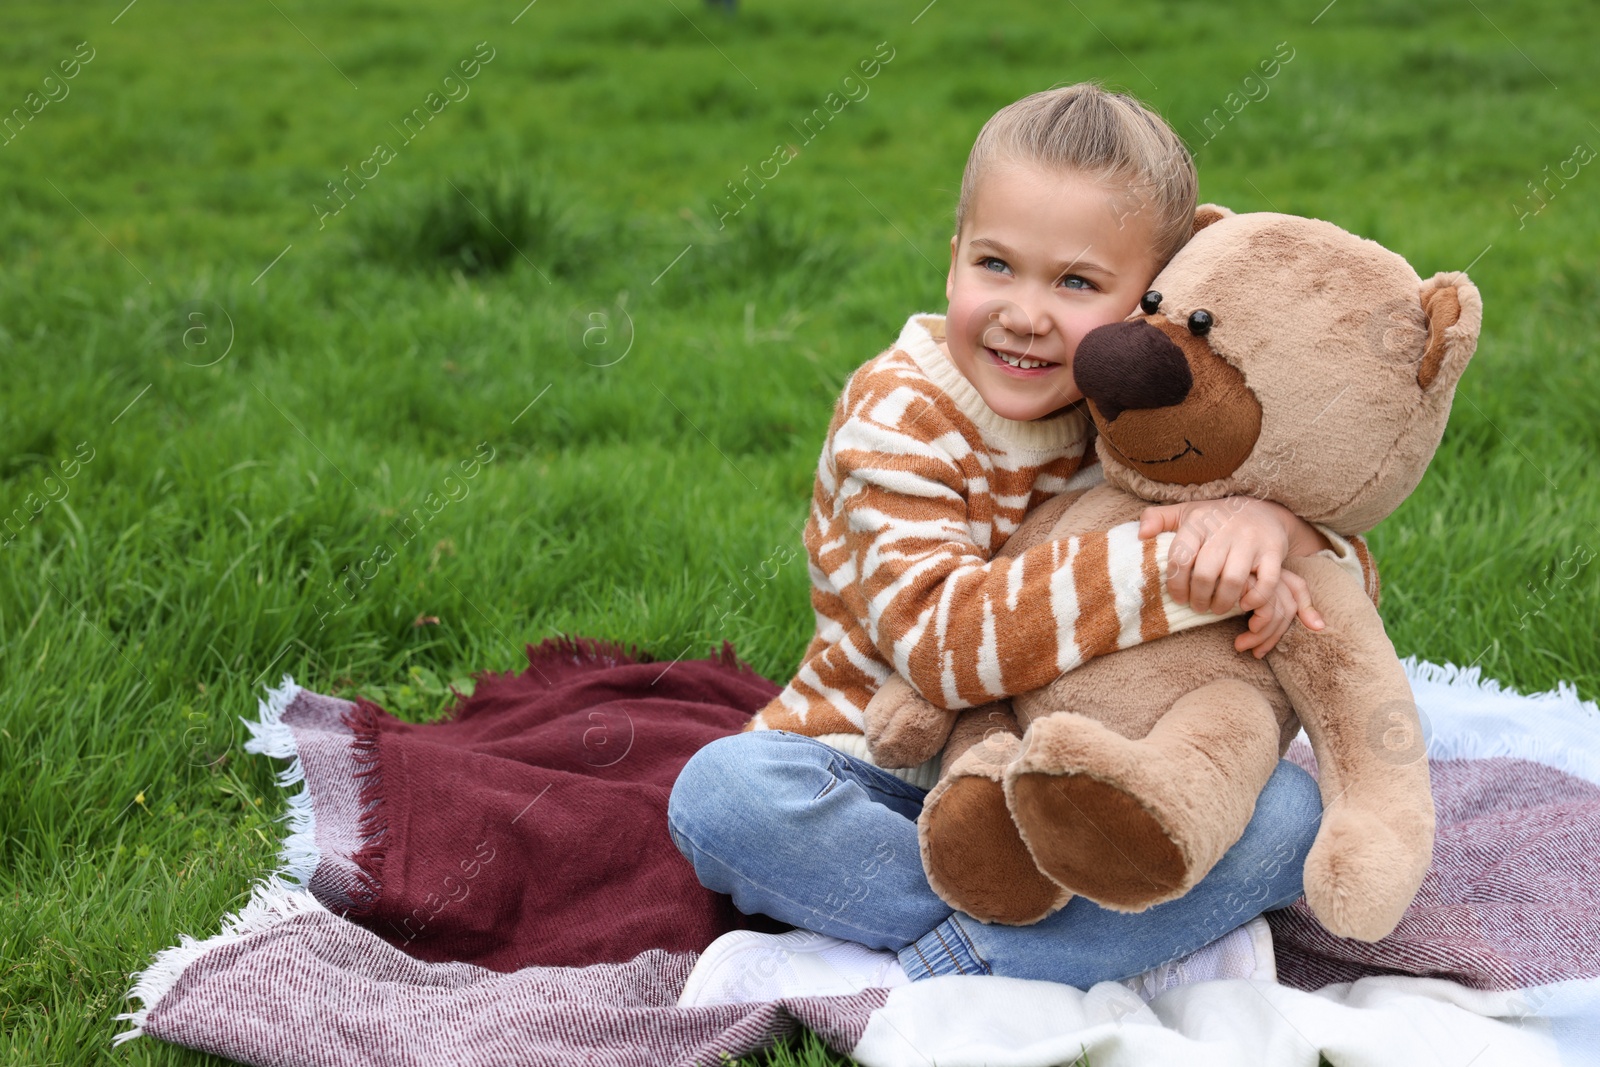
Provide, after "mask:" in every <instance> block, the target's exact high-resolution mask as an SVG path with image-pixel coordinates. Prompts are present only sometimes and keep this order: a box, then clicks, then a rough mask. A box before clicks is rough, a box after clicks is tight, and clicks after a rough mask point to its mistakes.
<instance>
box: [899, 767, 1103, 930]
mask: <svg viewBox="0 0 1600 1067" xmlns="http://www.w3.org/2000/svg"><path fill="white" fill-rule="evenodd" d="M935 792H936V793H937V795H936V796H935V795H933V794H930V796H929V799H928V800H927V801H926V802H925V803H924V805H923V809H922V816H921V817H920V818H919V819H918V829H919V831H920V833H921V841H922V864H923V869H924V870H925V871H926V872H927V874H928V883H929V884H930V885H931V886H932V887H933V890H934V892H935V893H937V894H938V895H939V898H940V899H941V900H943V901H944V902H945V903H946V904H949V905H950V906H951V907H952V908H955V909H957V910H959V911H964V912H966V913H967V914H968V915H971V916H972V917H973V918H975V919H980V920H982V921H983V922H991V923H1002V924H1005V925H1009V926H1026V925H1028V924H1030V923H1035V922H1038V921H1039V920H1040V919H1042V918H1044V917H1045V916H1047V915H1049V914H1050V913H1051V912H1053V911H1056V910H1058V909H1059V908H1061V907H1063V906H1065V905H1066V903H1067V901H1068V900H1070V899H1071V896H1072V894H1071V893H1069V892H1067V891H1066V890H1064V889H1062V887H1061V886H1059V885H1057V884H1056V883H1055V882H1053V881H1051V880H1050V878H1049V877H1048V876H1047V875H1045V874H1043V873H1042V872H1041V871H1040V870H1039V868H1038V867H1037V866H1036V865H1035V864H1034V862H1033V857H1032V856H1030V855H1029V853H1028V847H1027V845H1025V844H1023V842H1022V838H1021V837H1020V836H1019V835H1018V834H1017V828H1016V826H1015V825H1014V824H1013V823H1012V821H1011V813H1010V811H1008V810H1007V808H1006V797H1005V791H1004V789H1003V788H1002V787H1001V785H1000V783H999V782H998V781H996V780H994V779H992V778H989V777H985V776H982V775H970V776H964V775H963V776H956V777H953V778H948V779H946V780H945V781H944V782H941V783H940V785H939V786H938V787H937V788H936V790H935Z"/></svg>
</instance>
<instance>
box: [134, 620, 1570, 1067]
mask: <svg viewBox="0 0 1600 1067" xmlns="http://www.w3.org/2000/svg"><path fill="white" fill-rule="evenodd" d="M1407 671H1408V674H1409V676H1410V678H1411V681H1412V686H1413V689H1414V691H1415V693H1416V696H1417V701H1418V705H1419V707H1420V708H1421V709H1422V711H1423V714H1424V719H1425V722H1426V723H1427V725H1428V726H1429V729H1430V733H1431V736H1430V737H1429V746H1428V752H1429V758H1430V759H1431V760H1432V764H1431V769H1432V773H1433V783H1434V791H1435V800H1436V804H1437V808H1438V814H1439V820H1438V838H1437V843H1436V848H1435V860H1434V865H1433V868H1432V869H1431V870H1430V872H1429V875H1428V878H1427V880H1426V882H1425V883H1424V885H1423V887H1422V891H1421V893H1420V894H1419V895H1418V898H1417V901H1416V902H1415V903H1414V904H1413V906H1412V908H1411V910H1410V911H1409V912H1408V913H1407V915H1406V917H1405V918H1404V919H1403V920H1402V922H1401V924H1400V926H1399V927H1398V928H1397V929H1396V930H1395V932H1394V933H1393V934H1392V935H1391V936H1390V937H1388V938H1386V939H1384V940H1383V941H1381V942H1379V943H1377V944H1366V943H1364V942H1357V941H1346V940H1343V939H1340V938H1335V937H1332V936H1331V935H1329V934H1327V932H1326V931H1324V930H1322V929H1321V927H1320V926H1318V925H1317V924H1316V922H1315V920H1314V918H1312V917H1311V915H1310V913H1309V912H1308V911H1306V910H1304V907H1303V904H1301V905H1297V906H1295V907H1293V908H1290V909H1285V910H1283V911H1279V912H1273V913H1270V914H1269V916H1268V918H1269V920H1270V921H1271V922H1272V925H1273V932H1274V936H1275V939H1276V942H1277V950H1278V967H1279V972H1280V982H1279V983H1275V984H1274V983H1260V982H1245V981H1226V982H1209V983H1202V984H1199V985H1192V986H1185V987H1180V988H1178V989H1175V990H1171V991H1169V992H1167V993H1165V994H1163V995H1162V996H1161V997H1159V998H1157V999H1156V1000H1155V1001H1154V1002H1153V1003H1151V1004H1149V1005H1146V1004H1144V1003H1143V1002H1142V1001H1140V1000H1138V999H1137V998H1136V997H1134V995H1133V994H1131V993H1129V992H1128V991H1127V990H1126V989H1124V988H1123V987H1122V986H1120V985H1119V984H1117V983H1109V982H1108V983H1101V984H1099V985H1096V986H1095V987H1093V988H1092V989H1089V990H1078V989H1074V988H1072V987H1069V986H1063V985H1058V984H1055V983H1049V982H1032V981H1023V980H1019V979H1009V978H995V977H978V976H945V977H940V978H935V979H930V980H926V981H922V982H915V983H912V984H911V985H908V986H902V987H899V988H896V989H894V990H892V991H891V990H885V989H866V990H863V991H861V992H860V993H857V994H854V995H851V996H838V997H817V998H795V999H786V1000H779V1001H773V1002H770V1003H763V1004H743V1005H724V1006H716V1007H704V1008H690V1009H680V1008H677V1007H676V1001H677V997H678V994H679V992H680V991H681V989H682V987H683V984H684V981H685V979H686V977H687V975H688V973H689V970H690V968H691V967H692V966H693V965H694V962H695V959H696V958H697V953H698V952H699V950H701V949H702V948H704V946H705V945H706V944H707V943H709V942H710V941H711V940H712V939H713V938H715V937H716V936H717V935H719V934H720V933H722V932H725V931H726V930H728V929H733V928H735V927H737V926H740V925H747V926H751V927H753V928H757V929H767V930H781V929H785V928H786V927H783V926H782V925H781V924H777V923H775V922H772V921H771V920H766V919H764V918H761V917H745V916H742V915H740V914H739V913H738V912H737V911H736V910H734V909H732V908H731V906H730V904H729V902H728V900H727V899H726V898H723V897H719V896H717V895H715V894H711V893H709V892H708V891H706V890H704V889H703V888H701V887H700V886H699V885H698V883H697V882H695V881H694V878H693V874H692V872H691V871H689V869H688V865H687V864H685V863H684V862H683V861H682V858H681V857H680V856H678V854H677V852H676V850H675V849H674V848H673V847H672V845H671V843H670V840H669V839H668V837H667V834H666V832H665V829H666V828H665V805H666V795H667V791H668V790H669V789H670V786H671V782H672V780H673V778H674V777H675V776H676V773H677V770H678V768H680V767H681V766H682V764H683V763H684V762H685V761H686V760H687V758H688V757H689V755H691V754H692V752H693V751H694V750H695V749H696V748H697V747H698V746H699V745H702V744H704V743H706V742H707V741H709V740H710V739H712V738H713V737H716V736H720V735H722V734H725V733H732V732H734V731H735V730H737V729H738V727H739V726H740V725H741V724H742V722H743V721H744V720H745V718H747V717H748V715H749V713H750V712H751V711H753V710H754V709H755V708H756V707H759V706H760V705H761V704H763V703H764V702H765V701H766V700H767V699H768V698H769V697H770V696H771V694H772V693H775V692H776V691H777V687H776V686H774V685H773V684H772V683H770V682H768V681H766V680H765V679H762V678H760V677H759V676H757V675H755V674H754V673H753V672H751V671H749V669H748V668H745V667H744V666H742V665H741V664H739V663H738V661H737V658H736V657H735V656H734V655H733V652H732V649H731V648H730V647H728V646H726V645H724V647H723V650H722V652H721V654H719V655H716V656H712V657H710V658H708V659H706V660H697V661H684V662H676V663H673V664H669V665H665V666H663V665H661V664H655V663H649V662H648V661H647V660H646V659H645V658H644V657H641V656H638V655H636V654H630V653H628V652H625V651H624V650H621V649H618V648H615V647H614V646H609V645H603V644H600V643H598V642H590V641H571V640H557V641H551V642H546V643H545V644H544V645H542V646H540V647H539V648H537V649H532V648H530V650H529V668H528V670H527V671H525V672H523V673H522V674H521V675H507V676H495V675H486V676H483V677H481V678H480V680H479V684H478V687H477V689H476V690H475V691H474V694H473V696H472V697H471V698H468V699H467V700H465V701H463V702H461V703H460V704H459V705H458V707H457V709H456V711H455V714H454V715H453V716H452V717H451V718H450V719H449V720H448V721H446V722H442V723H436V724H429V725H421V726H419V725H410V724H405V723H401V722H399V721H397V720H395V719H393V718H392V717H390V716H388V715H386V714H385V713H383V712H382V711H381V709H378V708H376V707H374V706H372V705H370V704H368V703H366V702H365V701H359V700H358V701H355V702H351V701H343V700H337V699H334V698H330V697H326V696H321V695H318V694H315V693H312V692H309V691H306V690H303V689H300V688H299V687H297V686H296V685H294V683H293V681H292V680H290V679H285V681H284V684H283V685H282V686H281V687H280V688H278V689H277V690H275V691H273V692H272V693H270V694H269V695H268V697H267V699H265V700H264V701H263V702H262V705H261V709H260V710H261V716H260V720H259V721H258V722H256V723H253V724H248V725H250V727H251V731H252V734H253V737H252V740H251V741H250V742H248V743H247V745H246V748H247V749H249V750H250V751H255V752H261V753H265V754H268V755H273V756H277V757H281V758H285V759H288V760H290V764H289V766H288V768H287V770H285V771H284V772H282V774H281V775H280V780H281V781H282V782H283V784H284V785H286V786H289V785H293V784H295V783H297V782H300V781H302V780H303V781H304V783H305V787H304V789H303V791H302V792H300V793H298V794H297V795H295V796H293V797H291V798H290V803H289V811H288V814H287V819H288V822H289V831H290V832H289V834H288V835H287V837H286V840H285V845H284V850H283V866H282V869H281V870H280V871H278V872H275V873H274V874H272V875H269V876H268V877H267V878H266V879H265V880H264V881H263V882H262V883H261V884H260V885H258V886H257V887H256V889H255V891H254V893H253V895H252V899H251V901H250V903H249V904H248V905H246V907H244V908H243V909H241V910H240V911H239V912H238V913H237V914H235V915H233V916H230V917H228V918H227V919H225V920H224V921H223V928H222V932H221V933H219V934H217V935H214V936H212V937H209V938H207V939H205V940H203V941H195V940H194V939H192V938H188V937H185V938H183V939H182V941H181V943H180V944H179V945H177V946H175V947H173V948H170V949H166V950H164V951H163V952H161V953H159V954H158V955H157V956H156V958H155V960H154V961H153V962H152V964H151V965H150V966H149V967H148V968H147V969H146V970H145V971H143V972H142V973H140V974H138V975H136V976H135V983H134V987H133V990H132V992H131V993H130V994H129V995H130V996H131V997H134V998H137V999H138V1000H139V1001H140V1002H141V1004H142V1006H141V1007H140V1008H139V1010H137V1011H132V1012H129V1013H127V1014H125V1015H122V1016H119V1018H123V1019H128V1020H131V1022H132V1023H133V1028H132V1029H130V1030H127V1031H124V1032H123V1033H120V1034H117V1035H115V1041H116V1042H117V1043H119V1044H120V1043H121V1042H123V1041H126V1040H129V1039H131V1038H134V1037H137V1036H139V1035H141V1034H146V1035H149V1036H152V1037H156V1038H159V1039H162V1040H165V1041H170V1042H173V1043H176V1044H180V1045H185V1046H188V1047H191V1048H196V1049H201V1050H204V1051H208V1052H213V1053H216V1054H218V1055H222V1056H226V1057H229V1058H232V1059H236V1060H240V1061H242V1062H245V1063H251V1064H263V1065H264V1064H286V1065H287V1064H297V1065H305V1064H310V1065H322V1064H328V1065H334V1064H340V1065H342V1064H369V1063H381V1064H418V1065H422V1064H430V1065H431V1064H440V1063H450V1064H467V1065H476V1064H484V1065H490V1064H503V1063H508V1062H516V1063H519V1064H573V1063H595V1064H616V1065H634V1064H637V1065H641V1067H642V1065H647V1064H648V1065H658V1064H674V1065H678V1064H682V1065H686V1067H687V1065H690V1064H716V1063H720V1062H722V1056H723V1055H724V1054H727V1055H732V1056H739V1055H743V1054H746V1053H749V1052H752V1051H754V1050H757V1049H760V1048H763V1047H765V1046H767V1045H770V1044H771V1043H772V1042H773V1041H775V1040H776V1039H777V1038H779V1037H780V1036H783V1035H788V1034H792V1033H794V1032H796V1031H797V1029H798V1028H800V1027H804V1028H806V1029H809V1030H812V1031H815V1032H816V1033H817V1034H818V1035H820V1036H821V1037H822V1039H823V1040H824V1041H825V1042H826V1043H827V1045H828V1046H829V1047H830V1048H832V1049H834V1050H835V1051H837V1052H840V1053H844V1054H847V1055H849V1056H852V1057H853V1058H854V1059H856V1060H857V1061H859V1062H861V1063H864V1064H867V1065H869V1067H890V1065H900V1064H908V1065H909V1064H921V1065H926V1064H930V1063H933V1062H937V1063H939V1064H941V1065H945V1067H951V1065H961V1064H973V1065H977V1064H1014V1065H1019V1067H1025V1065H1035V1064H1037V1065H1040V1067H1043V1065H1046V1064H1057V1063H1062V1062H1068V1061H1073V1060H1075V1059H1077V1058H1079V1057H1081V1056H1087V1058H1088V1060H1089V1062H1092V1063H1094V1064H1095V1065H1096V1067H1107V1065H1117V1064H1144V1063H1153V1062H1169V1061H1176V1062H1184V1063H1194V1064H1212V1063H1215V1064H1219V1065H1220V1064H1239V1063H1270V1064H1297V1065H1298V1064H1305V1065H1306V1067H1315V1065H1316V1064H1317V1063H1318V1062H1319V1060H1318V1057H1319V1055H1320V1056H1325V1057H1326V1058H1327V1059H1328V1060H1329V1061H1330V1062H1334V1063H1338V1064H1340V1065H1341V1067H1346V1065H1365V1064H1373V1065H1377V1064H1395V1063H1412V1062H1416V1063H1424V1062H1428V1063H1431V1062H1438V1063H1443V1064H1460V1065H1462V1067H1465V1065H1467V1064H1469V1063H1470V1064H1471V1065H1472V1067H1487V1065H1490V1064H1517V1065H1526V1064H1552V1065H1553V1064H1566V1065H1569V1067H1570V1065H1573V1064H1586V1063H1600V709H1597V708H1596V707H1595V705H1594V704H1593V703H1592V702H1585V701H1580V700H1579V699H1578V696H1577V694H1576V693H1575V692H1574V691H1573V690H1572V689H1571V688H1570V687H1565V686H1563V687H1561V688H1559V689H1557V690H1556V691H1554V692H1551V693H1544V694H1538V695H1535V696H1521V695H1518V694H1516V693H1513V692H1510V691H1507V690H1503V689H1501V688H1500V687H1499V686H1497V685H1495V684H1494V683H1493V682H1487V681H1485V680H1483V679H1482V678H1481V677H1480V676H1479V675H1478V673H1477V672H1476V671H1462V670H1458V669H1456V668H1453V667H1439V666H1435V665H1432V664H1427V663H1415V662H1408V664H1407ZM1291 758H1295V759H1297V760H1299V761H1300V762H1302V764H1303V765H1306V766H1308V769H1312V770H1313V771H1314V769H1315V767H1314V762H1313V761H1312V760H1311V756H1310V751H1309V748H1308V747H1307V746H1306V745H1305V743H1304V740H1303V739H1302V740H1301V741H1298V742H1296V745H1295V747H1294V748H1293V749H1291ZM469 901H470V904H469Z"/></svg>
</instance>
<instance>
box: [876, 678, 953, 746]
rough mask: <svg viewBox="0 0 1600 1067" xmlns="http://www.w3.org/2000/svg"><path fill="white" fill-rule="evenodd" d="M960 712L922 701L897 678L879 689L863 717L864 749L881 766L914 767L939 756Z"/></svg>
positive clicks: (915, 692) (913, 690)
mask: <svg viewBox="0 0 1600 1067" xmlns="http://www.w3.org/2000/svg"><path fill="white" fill-rule="evenodd" d="M959 714H960V713H959V712H954V711H947V710H945V709H944V708H940V707H936V706H935V705H933V704H931V703H929V702H928V701H926V700H924V699H923V698H922V697H921V696H920V695H919V694H918V693H917V691H916V690H915V689H912V688H911V686H909V685H907V684H906V683H905V682H904V681H902V680H901V679H900V678H899V677H898V676H896V677H894V678H891V679H890V680H889V681H888V682H887V683H885V684H884V686H883V687H882V688H881V689H879V690H878V692H877V693H876V694H874V695H873V698H872V700H871V702H870V703H868V704H867V708H866V711H865V713H864V715H863V719H864V722H865V728H864V732H865V733H866V735H867V747H868V749H869V750H870V751H871V753H872V759H873V762H874V763H876V764H877V765H878V766H880V767H916V766H919V765H921V764H923V763H925V762H927V761H928V760H930V759H932V758H933V757H934V756H937V755H938V754H939V750H940V749H941V748H943V747H944V744H945V740H946V739H947V738H948V737H949V736H950V728H951V727H952V726H953V725H954V724H955V721H956V717H957V716H958V715H959Z"/></svg>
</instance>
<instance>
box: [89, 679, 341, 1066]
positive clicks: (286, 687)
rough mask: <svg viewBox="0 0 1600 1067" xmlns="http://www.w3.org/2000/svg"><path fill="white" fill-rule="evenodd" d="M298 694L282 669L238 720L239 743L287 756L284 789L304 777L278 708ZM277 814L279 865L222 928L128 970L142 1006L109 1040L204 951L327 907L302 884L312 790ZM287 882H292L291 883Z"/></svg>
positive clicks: (312, 868) (307, 864)
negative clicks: (284, 827)
mask: <svg viewBox="0 0 1600 1067" xmlns="http://www.w3.org/2000/svg"><path fill="white" fill-rule="evenodd" d="M299 695H300V686H298V685H297V684H295V680H294V679H293V678H291V677H290V676H289V675H287V674H286V675H284V676H283V683H282V684H281V685H279V686H278V688H276V689H269V690H267V695H266V696H265V697H264V698H262V699H261V700H260V701H258V702H257V708H258V710H259V712H260V716H261V717H260V719H259V720H257V721H256V722H251V721H250V720H249V719H244V718H241V719H240V720H239V721H240V722H242V723H244V725H245V729H247V730H249V731H250V740H248V741H246V742H245V743H244V750H245V751H246V752H255V753H260V754H261V755H265V756H273V757H276V758H278V759H286V760H289V766H287V767H285V768H284V769H283V770H281V771H279V772H278V773H277V775H276V778H277V781H278V784H279V785H281V786H283V787H284V788H285V789H288V788H289V787H290V786H293V785H294V784H296V783H302V784H303V783H304V782H305V772H304V770H303V769H302V768H301V766H300V753H299V752H298V751H297V750H296V747H295V740H294V731H293V730H291V729H290V728H289V726H288V724H286V723H285V722H284V721H283V713H284V712H285V711H287V710H288V709H289V705H291V704H293V703H294V699H295V697H297V696H299ZM279 819H280V821H282V822H286V823H288V824H289V832H288V833H287V834H285V835H284V839H283V846H282V847H281V848H280V849H279V852H278V868H277V869H276V870H274V871H272V872H271V873H269V874H267V875H266V876H264V877H263V878H262V879H261V880H260V881H259V882H257V883H256V884H255V886H253V887H252V889H251V892H250V901H249V903H247V904H245V906H244V907H242V908H240V909H239V910H238V911H236V912H234V913H233V914H232V915H228V916H224V917H223V920H222V932H221V933H219V934H214V935H213V936H211V937H208V938H206V939H205V940H203V941H197V940H195V939H194V938H192V937H190V936H189V935H188V934H180V935H179V943H178V944H177V945H175V946H173V947H172V948H168V949H162V950H161V951H160V952H158V953H156V956H155V959H154V960H153V961H152V962H151V964H150V966H148V967H146V968H145V969H144V970H143V971H139V972H134V973H133V974H130V975H129V976H128V977H130V978H133V979H134V985H133V989H132V990H131V991H130V992H129V993H128V998H129V999H132V998H135V997H137V998H138V999H139V1000H140V1001H141V1002H142V1004H143V1006H142V1007H140V1008H139V1010H137V1011H131V1012H125V1013H123V1014H121V1015H117V1016H115V1018H117V1019H128V1020H130V1021H131V1022H132V1023H133V1029H131V1030H125V1031H123V1032H122V1033H119V1034H117V1035H116V1036H115V1037H113V1038H112V1044H113V1045H120V1044H122V1043H123V1042H124V1041H128V1040H130V1039H132V1038H135V1037H138V1036H139V1035H141V1034H143V1033H144V1019H145V1014H146V1013H147V1012H148V1011H149V1010H150V1009H151V1008H153V1007H154V1006H155V1005H156V1004H158V1003H160V1001H161V998H162V997H164V996H166V995H167V991H168V990H170V989H171V988H172V986H173V984H174V983H176V982H177V980H178V978H179V976H180V975H182V974H183V972H184V970H185V969H186V968H187V967H188V966H189V965H190V964H191V963H193V962H194V961H195V960H197V959H199V958H200V957H201V956H203V955H205V954H206V953H207V952H210V951H211V950H212V949H214V948H222V947H223V946H225V945H230V944H233V943H234V942H235V941H238V940H239V939H240V938H243V937H246V936H248V935H250V934H253V933H255V932H256V931H258V930H265V929H267V928H269V927H272V926H276V925H277V924H278V923H280V922H283V921H284V920H285V919H291V918H293V917H294V916H296V915H300V914H302V913H304V912H310V911H326V910H327V909H326V908H324V907H323V906H322V904H321V903H319V902H318V901H317V899H316V898H315V897H313V896H312V895H311V894H310V893H309V892H307V890H306V886H308V885H310V883H311V876H312V875H313V874H314V873H315V872H316V869H317V862H318V860H319V859H320V858H321V857H320V854H319V853H318V850H317V823H316V816H315V814H314V813H313V812H312V810H311V791H310V790H309V789H305V788H302V789H301V790H300V792H298V793H295V794H293V795H291V796H290V797H289V798H288V810H287V811H285V812H284V813H283V815H281V816H279ZM290 882H293V883H295V884H293V885H290V884H289V883H290Z"/></svg>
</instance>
